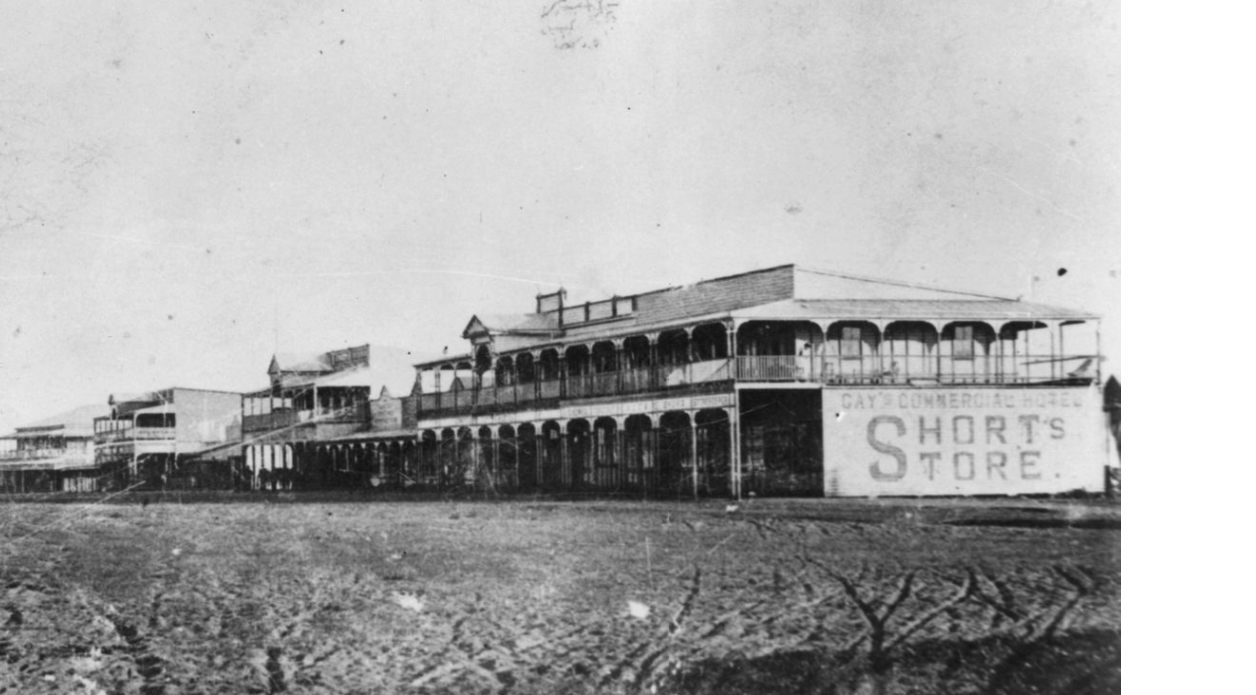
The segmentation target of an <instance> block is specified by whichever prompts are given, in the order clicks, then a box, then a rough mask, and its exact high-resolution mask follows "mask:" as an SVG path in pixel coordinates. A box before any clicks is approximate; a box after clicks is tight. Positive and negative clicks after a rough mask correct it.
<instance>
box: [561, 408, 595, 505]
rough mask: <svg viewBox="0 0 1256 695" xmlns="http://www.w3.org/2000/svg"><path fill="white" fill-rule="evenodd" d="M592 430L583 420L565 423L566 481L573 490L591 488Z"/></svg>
mask: <svg viewBox="0 0 1256 695" xmlns="http://www.w3.org/2000/svg"><path fill="white" fill-rule="evenodd" d="M592 429H593V428H592V427H591V426H590V425H589V421H588V420H585V419H584V418H576V419H573V420H569V421H568V422H567V466H566V469H567V481H568V485H569V487H570V488H571V489H573V490H587V489H589V488H590V487H592V486H593V465H592V458H593V437H592Z"/></svg>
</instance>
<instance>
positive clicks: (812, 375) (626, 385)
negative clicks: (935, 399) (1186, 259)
mask: <svg viewBox="0 0 1256 695" xmlns="http://www.w3.org/2000/svg"><path fill="white" fill-rule="evenodd" d="M1097 360H1098V358H1097V357H1096V356H1094V355H1084V354H1081V355H1063V356H1050V357H1048V356H1041V357H1039V356H1029V355H1002V356H1000V355H988V356H974V357H972V358H962V357H961V358H955V357H943V358H939V357H938V356H937V355H910V354H909V355H895V354H887V355H874V356H860V357H854V358H851V357H839V356H834V355H761V356H740V357H737V358H736V359H727V358H724V359H716V360H706V361H702V362H694V363H689V364H678V365H659V366H654V367H639V368H633V369H625V370H619V371H614V372H599V373H592V374H567V375H566V376H565V377H563V378H560V379H543V380H539V381H530V382H522V383H511V384H497V385H493V386H482V387H480V388H467V389H463V388H454V389H451V390H448V391H443V392H440V393H425V394H420V395H419V397H418V413H419V417H423V414H424V413H429V414H430V413H435V412H442V413H457V412H469V411H472V410H480V409H493V408H498V409H509V408H513V407H518V406H520V405H525V406H526V405H528V404H530V403H533V402H535V401H546V400H555V399H586V398H603V397H610V396H623V395H632V394H638V393H653V392H666V391H668V390H674V389H683V388H691V387H694V386H700V385H703V384H717V383H721V382H728V381H731V380H734V379H735V380H738V381H743V382H765V383H791V382H792V383H820V384H830V385H837V384H848V385H865V386H870V385H913V386H928V385H934V384H936V385H964V384H971V385H980V384H992V385H1016V384H1020V385H1024V384H1042V383H1074V382H1085V381H1087V380H1093V378H1094V376H1095V374H1096V372H1095V368H1094V367H1095V363H1096V362H1097Z"/></svg>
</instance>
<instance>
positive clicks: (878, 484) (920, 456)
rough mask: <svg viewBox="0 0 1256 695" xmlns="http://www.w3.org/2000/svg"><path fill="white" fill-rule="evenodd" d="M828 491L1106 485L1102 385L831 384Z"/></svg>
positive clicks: (959, 491) (1000, 490)
mask: <svg viewBox="0 0 1256 695" xmlns="http://www.w3.org/2000/svg"><path fill="white" fill-rule="evenodd" d="M822 407H823V412H824V420H823V422H824V478H825V480H824V487H825V492H826V494H828V495H850V496H865V495H867V496H876V495H973V494H996V495H997V494H1032V493H1055V492H1066V491H1070V490H1078V489H1082V490H1087V491H1092V492H1099V491H1102V490H1103V467H1104V461H1105V458H1104V431H1103V409H1102V402H1101V397H1100V394H1099V391H1098V389H1095V388H1087V387H1078V388H1061V389H997V390H996V389H945V390H942V389H938V390H932V389H931V390H928V391H924V390H912V389H875V390H871V389H870V390H863V389H860V390H840V389H825V390H824V392H823V406H822Z"/></svg>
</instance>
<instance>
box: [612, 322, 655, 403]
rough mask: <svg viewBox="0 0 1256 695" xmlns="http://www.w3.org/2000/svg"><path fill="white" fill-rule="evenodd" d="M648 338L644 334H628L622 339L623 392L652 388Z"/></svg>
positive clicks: (651, 363) (651, 364)
mask: <svg viewBox="0 0 1256 695" xmlns="http://www.w3.org/2000/svg"><path fill="white" fill-rule="evenodd" d="M650 352H651V350H650V339H649V338H648V337H647V336H644V335H634V336H629V337H628V338H625V339H624V347H623V358H624V359H623V362H624V363H623V365H622V366H621V369H620V372H621V374H622V377H621V379H622V388H623V390H624V392H625V393H638V392H641V391H648V390H650V389H651V388H653V385H654V379H652V378H651V375H652V374H653V371H654V370H653V369H652V367H654V364H653V361H652V360H651V358H650Z"/></svg>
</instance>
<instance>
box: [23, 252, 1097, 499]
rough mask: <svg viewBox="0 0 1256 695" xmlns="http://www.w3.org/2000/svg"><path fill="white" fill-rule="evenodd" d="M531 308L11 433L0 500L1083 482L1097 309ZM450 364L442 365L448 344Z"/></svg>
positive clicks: (114, 403)
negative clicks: (164, 490)
mask: <svg viewBox="0 0 1256 695" xmlns="http://www.w3.org/2000/svg"><path fill="white" fill-rule="evenodd" d="M530 308H531V311H529V312H528V313H519V314H477V315H475V316H472V317H470V319H469V320H468V322H467V324H466V328H465V329H464V330H463V333H462V339H463V340H464V341H465V349H463V350H459V351H457V352H456V354H443V355H441V356H439V357H436V358H433V359H427V360H417V359H415V358H413V357H411V356H410V353H408V352H407V351H405V350H401V349H389V348H384V347H379V346H374V345H363V346H360V347H353V348H347V349H342V350H332V351H329V352H325V353H321V354H312V355H291V354H276V355H274V356H273V358H272V359H271V361H270V365H269V368H268V371H267V376H268V381H269V384H268V386H267V387H265V388H263V389H259V390H257V391H254V392H250V393H242V394H241V393H228V392H221V391H207V390H200V389H186V388H170V389H165V390H161V391H154V392H151V393H144V394H135V395H113V396H111V397H110V398H109V399H108V402H107V403H106V404H104V405H102V406H100V407H88V408H80V409H78V410H75V411H71V412H70V413H67V414H65V415H64V416H61V417H58V418H51V419H48V420H44V421H41V422H39V423H34V424H32V425H30V426H27V427H23V428H19V429H18V430H17V431H16V432H14V433H13V434H11V435H8V437H7V438H6V439H7V441H8V442H9V443H10V444H12V445H13V446H10V447H9V449H8V451H6V452H0V485H3V486H5V487H6V488H7V489H10V490H15V489H17V490H33V489H57V490H67V491H75V490H94V489H105V488H110V489H123V488H127V487H131V486H137V485H139V486H161V485H165V486H186V487H212V488H235V489H318V488H344V487H396V488H409V489H419V490H445V489H452V488H465V487H475V488H483V489H495V490H502V491H542V492H561V493H586V492H587V493H595V494H623V495H626V496H664V495H681V496H690V495H712V496H724V495H729V496H741V495H747V494H750V493H754V494H756V495H773V494H775V495H829V496H879V495H967V494H1039V493H1060V492H1068V491H1074V490H1085V491H1101V490H1103V488H1104V481H1105V465H1106V463H1107V461H1108V458H1109V453H1108V448H1109V442H1108V436H1107V429H1106V427H1105V425H1104V414H1103V406H1102V395H1101V390H1100V366H1101V364H1102V360H1101V357H1100V356H1099V354H1098V353H1099V327H1100V322H1099V317H1098V316H1095V315H1093V314H1089V313H1086V312H1079V311H1073V310H1068V309H1060V308H1055V307H1049V306H1043V305H1038V304H1032V303H1026V302H1021V301H1016V300H1009V299H1001V298H994V297H988V296H981V295H973V294H967V293H960V292H953V291H947V290H940V289H934V288H926V287H920V286H916V285H912V284H907V283H895V282H887V281H882V280H871V279H866V278H860V277H854V276H849V275H842V274H835V273H829V272H823V271H816V270H808V269H804V268H800V267H797V266H794V265H786V266H779V267H775V268H768V269H764V270H758V271H753V272H749V273H744V274H739V275H734V276H729V277H723V278H717V279H713V280H706V281H702V282H698V283H696V284H693V285H687V286H683V287H669V288H664V289H660V290H656V291H652V292H646V293H641V294H635V295H626V296H613V297H608V298H602V299H599V300H597V301H588V302H584V303H569V302H568V298H567V294H566V292H565V291H562V290H559V291H557V292H554V293H551V294H542V295H539V296H537V297H535V304H534V305H533V306H532V307H530ZM447 352H448V351H447Z"/></svg>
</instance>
